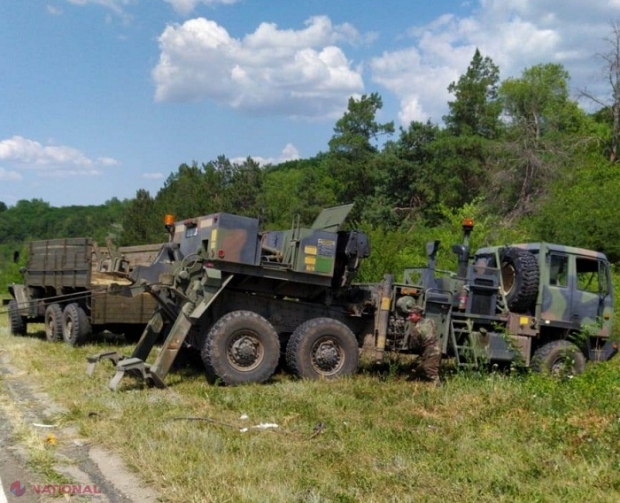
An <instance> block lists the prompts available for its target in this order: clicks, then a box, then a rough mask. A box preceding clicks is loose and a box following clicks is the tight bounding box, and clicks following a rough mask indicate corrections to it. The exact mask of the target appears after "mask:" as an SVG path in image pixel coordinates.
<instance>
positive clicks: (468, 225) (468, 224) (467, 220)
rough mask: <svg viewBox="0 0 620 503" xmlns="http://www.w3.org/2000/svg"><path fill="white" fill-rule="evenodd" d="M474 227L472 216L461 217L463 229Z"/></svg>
mask: <svg viewBox="0 0 620 503" xmlns="http://www.w3.org/2000/svg"><path fill="white" fill-rule="evenodd" d="M473 228H474V219H473V218H464V219H463V230H466V231H470V230H472V229H473Z"/></svg>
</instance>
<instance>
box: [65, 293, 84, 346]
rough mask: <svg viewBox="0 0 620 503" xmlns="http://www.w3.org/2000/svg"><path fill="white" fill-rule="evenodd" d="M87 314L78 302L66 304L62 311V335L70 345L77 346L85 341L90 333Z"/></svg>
mask: <svg viewBox="0 0 620 503" xmlns="http://www.w3.org/2000/svg"><path fill="white" fill-rule="evenodd" d="M90 331H91V328H90V321H89V320H88V316H86V313H85V312H84V309H82V308H81V307H80V306H79V305H78V304H76V303H73V304H68V305H67V306H66V307H65V310H64V312H63V313H62V337H63V339H64V340H65V342H66V343H67V344H69V345H70V346H78V345H80V344H84V342H86V338H87V337H88V335H89V334H90Z"/></svg>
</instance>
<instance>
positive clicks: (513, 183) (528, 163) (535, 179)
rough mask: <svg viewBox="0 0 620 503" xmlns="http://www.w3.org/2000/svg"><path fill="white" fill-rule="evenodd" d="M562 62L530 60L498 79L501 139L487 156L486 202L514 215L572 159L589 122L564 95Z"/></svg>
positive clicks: (532, 205)
mask: <svg viewBox="0 0 620 503" xmlns="http://www.w3.org/2000/svg"><path fill="white" fill-rule="evenodd" d="M568 81H569V74H568V72H567V71H566V70H565V69H564V67H563V66H562V65H558V64H544V65H536V66H533V67H531V68H528V69H526V70H524V71H523V73H522V76H521V77H520V78H510V79H507V80H505V81H504V82H502V84H501V86H500V89H499V94H500V97H501V99H502V103H503V105H504V114H505V116H506V117H507V124H506V131H505V137H504V142H503V143H502V144H501V145H498V146H497V148H496V149H495V151H494V157H493V159H492V164H493V168H492V177H491V179H490V181H491V183H490V185H489V188H488V191H487V196H488V197H487V201H489V202H490V204H491V206H492V208H493V209H494V210H495V211H499V212H500V213H502V214H504V215H507V216H509V217H510V218H515V217H518V216H520V215H525V214H529V213H531V212H532V211H534V210H535V207H536V204H537V201H538V200H539V199H540V198H541V197H543V196H544V195H545V194H546V192H547V191H548V190H550V188H551V186H552V184H553V181H554V180H555V179H557V178H558V177H560V176H563V174H564V172H565V170H566V169H570V166H571V164H573V158H574V155H576V152H575V150H576V149H578V148H581V145H582V143H583V139H584V132H586V131H588V129H589V128H591V127H592V121H591V120H589V119H588V118H587V117H586V115H585V113H584V112H583V111H581V110H580V109H579V107H578V106H577V103H575V102H574V101H572V100H570V98H569V94H568Z"/></svg>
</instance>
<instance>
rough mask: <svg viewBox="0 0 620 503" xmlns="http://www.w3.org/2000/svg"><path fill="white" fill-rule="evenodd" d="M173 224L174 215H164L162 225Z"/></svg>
mask: <svg viewBox="0 0 620 503" xmlns="http://www.w3.org/2000/svg"><path fill="white" fill-rule="evenodd" d="M173 224H174V215H165V216H164V225H173Z"/></svg>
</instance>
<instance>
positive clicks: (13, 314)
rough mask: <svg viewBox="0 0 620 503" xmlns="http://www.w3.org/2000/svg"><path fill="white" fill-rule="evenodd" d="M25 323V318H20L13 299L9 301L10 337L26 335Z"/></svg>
mask: <svg viewBox="0 0 620 503" xmlns="http://www.w3.org/2000/svg"><path fill="white" fill-rule="evenodd" d="M27 326H28V324H27V321H26V317H25V316H21V315H20V314H19V311H18V309H17V301H16V300H15V299H13V300H10V301H9V327H10V330H11V334H12V335H26V330H27Z"/></svg>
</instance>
